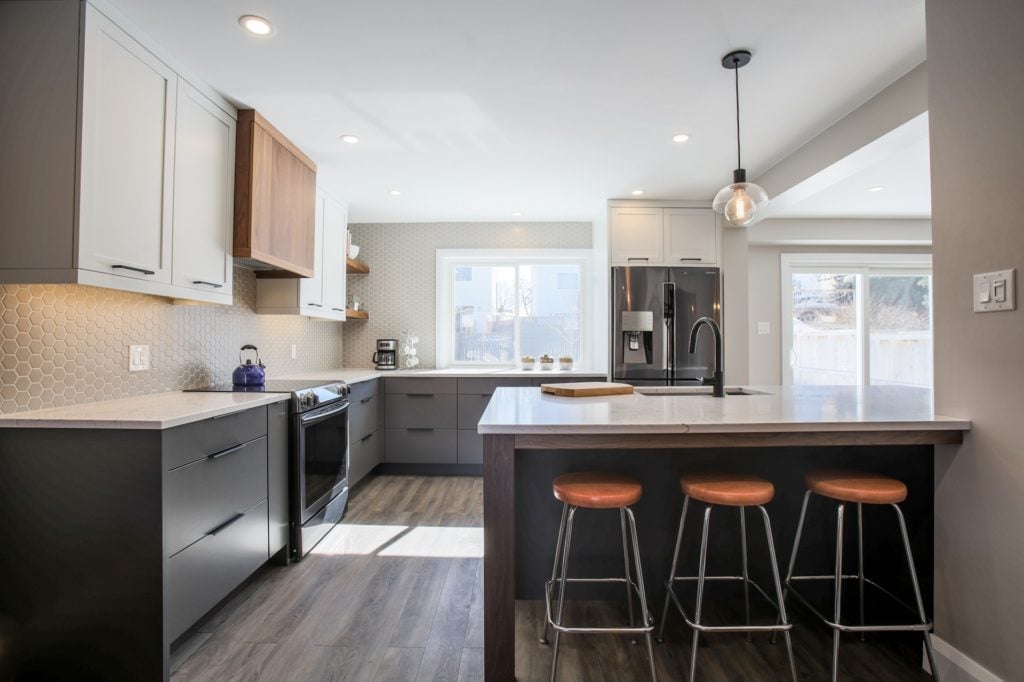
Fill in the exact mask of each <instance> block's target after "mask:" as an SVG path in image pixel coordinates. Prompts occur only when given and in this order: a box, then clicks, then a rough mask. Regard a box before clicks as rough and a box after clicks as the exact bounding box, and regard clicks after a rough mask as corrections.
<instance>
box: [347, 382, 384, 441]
mask: <svg viewBox="0 0 1024 682" xmlns="http://www.w3.org/2000/svg"><path fill="white" fill-rule="evenodd" d="M352 398H353V399H350V402H349V408H348V429H349V443H355V442H356V441H358V440H360V439H361V438H362V437H363V436H365V435H367V434H370V433H373V432H374V431H376V430H377V419H378V411H379V409H380V408H379V405H380V399H381V397H380V396H378V395H376V394H371V395H365V396H363V397H362V398H358V399H355V396H354V395H353V396H352Z"/></svg>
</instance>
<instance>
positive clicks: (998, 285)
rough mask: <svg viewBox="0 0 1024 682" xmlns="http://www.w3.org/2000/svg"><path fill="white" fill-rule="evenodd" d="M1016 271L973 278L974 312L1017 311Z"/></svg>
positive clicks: (1011, 270)
mask: <svg viewBox="0 0 1024 682" xmlns="http://www.w3.org/2000/svg"><path fill="white" fill-rule="evenodd" d="M1016 275H1017V271H1016V270H1014V269H1010V270H998V271H996V272H985V273H982V274H979V275H975V276H974V295H973V299H974V312H976V313H995V312H1000V311H1003V310H1016V309H1017V276H1016Z"/></svg>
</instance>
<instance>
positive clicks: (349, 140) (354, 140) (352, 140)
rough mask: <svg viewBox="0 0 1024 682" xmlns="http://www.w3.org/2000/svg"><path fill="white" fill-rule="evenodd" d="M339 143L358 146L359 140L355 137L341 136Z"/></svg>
mask: <svg viewBox="0 0 1024 682" xmlns="http://www.w3.org/2000/svg"><path fill="white" fill-rule="evenodd" d="M341 141H342V142H344V143H345V144H359V138H358V137H356V136H355V135H342V136H341Z"/></svg>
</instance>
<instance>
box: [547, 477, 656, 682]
mask: <svg viewBox="0 0 1024 682" xmlns="http://www.w3.org/2000/svg"><path fill="white" fill-rule="evenodd" d="M552 490H553V493H554V496H555V499H557V500H558V501H560V502H562V503H563V505H562V522H561V524H560V525H559V527H558V541H557V543H556V545H555V560H554V564H553V565H552V567H551V580H549V581H547V583H546V584H545V607H546V608H545V610H546V621H545V623H544V634H543V635H542V636H541V638H540V641H541V643H542V644H547V643H548V626H549V625H550V626H551V627H552V628H553V629H554V631H555V646H554V652H553V655H552V658H551V681H552V682H554V680H555V675H556V673H557V671H558V643H559V636H560V635H561V634H562V633H563V632H565V633H583V634H631V635H639V634H643V635H644V636H645V637H646V638H647V655H648V657H649V660H650V665H651V679H652V680H657V673H656V672H655V670H654V648H653V647H652V645H651V631H652V630H653V629H654V621H653V619H652V618H651V615H650V613H649V612H648V610H647V595H646V593H645V592H644V574H643V567H642V566H641V564H640V549H639V546H638V544H637V536H636V518H635V517H634V516H633V510H632V509H630V506H632V505H634V504H636V503H637V502H639V501H640V497H641V496H642V495H643V487H642V486H641V485H640V483H639V482H638V481H636V480H634V479H632V478H629V477H628V476H620V475H618V474H613V473H605V472H578V473H571V474H564V475H562V476H559V477H558V478H556V479H555V481H554V483H553V484H552ZM579 509H618V510H619V524H620V526H621V528H622V558H623V562H624V564H625V569H626V570H625V573H626V575H625V577H624V578H569V577H568V572H569V548H570V546H571V543H572V526H573V519H574V518H575V516H576V511H577V510H579ZM627 519H628V520H629V538H630V539H631V540H632V545H633V562H634V565H635V566H636V581H635V582H634V581H633V579H632V577H631V576H630V570H629V540H628V539H627V534H626V521H627ZM559 563H561V573H560V574H559V572H558V568H559ZM611 582H620V583H624V584H625V587H626V602H627V604H629V627H628V628H627V627H570V626H566V625H564V624H563V623H562V613H563V607H564V606H565V587H566V583H611ZM556 583H557V584H558V609H557V614H556V615H555V617H554V618H552V609H551V606H552V604H551V602H552V598H553V597H552V590H553V588H554V585H555V584H556ZM634 593H635V594H636V595H637V596H638V597H639V599H640V615H641V618H642V619H643V625H636V623H635V621H634V618H633V595H634ZM633 643H634V644H635V643H636V640H635V639H634V640H633Z"/></svg>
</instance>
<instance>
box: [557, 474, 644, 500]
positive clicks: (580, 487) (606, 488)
mask: <svg viewBox="0 0 1024 682" xmlns="http://www.w3.org/2000/svg"><path fill="white" fill-rule="evenodd" d="M552 490H553V492H554V495H555V499H557V500H558V501H559V502H564V503H565V504H568V505H571V506H573V507H583V508H584V509H617V508H619V507H631V506H633V505H634V504H636V503H637V502H639V501H640V498H641V497H642V496H643V492H644V489H643V486H641V485H640V482H639V481H637V480H636V479H633V478H630V477H629V476H622V475H620V474H614V473H608V472H603V471H579V472H575V473H571V474H563V475H561V476H559V477H558V478H556V479H555V482H554V483H553V484H552Z"/></svg>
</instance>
